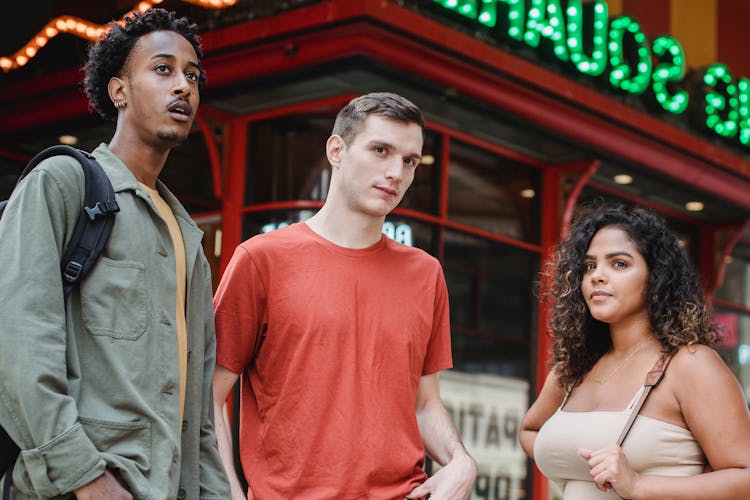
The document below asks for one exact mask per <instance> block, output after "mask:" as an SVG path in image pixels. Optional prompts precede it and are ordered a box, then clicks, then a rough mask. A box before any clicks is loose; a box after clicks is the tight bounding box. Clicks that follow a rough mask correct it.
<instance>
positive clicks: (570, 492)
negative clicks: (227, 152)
mask: <svg viewBox="0 0 750 500" xmlns="http://www.w3.org/2000/svg"><path fill="white" fill-rule="evenodd" d="M547 275H548V277H549V278H551V279H552V280H553V281H552V283H553V286H552V291H551V292H550V295H551V298H552V300H553V306H552V319H551V330H552V334H553V336H554V346H553V354H552V364H553V366H552V370H551V372H550V374H549V376H548V377H547V380H546V381H545V383H544V387H543V388H542V390H541V392H540V394H539V397H538V398H537V400H536V401H535V402H534V404H533V405H532V406H531V408H530V409H529V411H528V412H527V413H526V416H525V417H524V419H523V422H522V430H521V436H520V440H521V446H522V447H523V449H524V450H525V451H526V453H527V454H528V455H529V456H530V457H531V458H533V459H534V460H535V461H536V464H537V465H538V467H539V469H540V470H541V471H542V472H543V473H544V474H545V475H546V476H547V477H549V478H550V479H553V480H555V481H557V482H558V483H559V484H561V485H562V487H563V498H564V499H565V500H598V499H609V498H612V499H615V498H628V499H658V500H668V499H691V498H695V499H701V500H707V499H727V500H729V499H731V500H737V499H740V498H750V414H749V413H748V408H747V404H746V401H745V399H744V396H743V393H742V390H741V388H740V386H739V383H738V382H737V379H736V378H735V377H734V375H733V374H732V373H731V372H730V371H729V369H728V368H727V366H726V365H725V364H724V362H723V361H722V360H721V358H720V357H719V356H718V354H717V353H716V352H715V351H714V350H713V348H712V347H713V345H714V344H715V342H716V340H717V336H716V333H715V327H714V324H713V322H712V320H711V317H710V314H709V312H708V310H707V307H706V303H705V300H704V297H703V291H702V289H701V287H700V285H699V284H698V282H697V279H696V276H695V274H694V272H693V271H692V270H691V266H690V264H689V262H688V260H687V257H686V256H685V253H684V252H683V251H682V249H681V248H680V246H679V244H678V241H677V238H676V237H675V236H674V234H672V233H671V232H669V231H668V230H667V228H666V227H665V224H664V221H663V220H661V219H660V218H659V217H657V216H656V215H655V214H654V213H653V212H650V211H648V210H643V209H637V208H636V209H631V208H627V207H624V206H611V205H602V206H597V207H590V208H587V209H585V210H583V211H582V212H581V213H579V215H578V216H577V217H576V219H575V220H574V222H573V224H572V226H571V229H570V234H569V236H568V237H567V238H566V239H565V240H564V241H563V242H562V243H561V244H560V247H559V249H558V251H557V254H556V256H555V259H554V262H552V263H551V264H550V265H549V266H548V273H547ZM657 362H658V363H661V365H662V366H664V365H667V369H666V371H665V373H664V375H663V378H662V379H661V382H660V383H659V384H658V385H656V386H655V387H654V388H653V390H652V391H651V392H650V395H649V397H648V399H646V400H645V404H643V407H642V408H641V409H640V411H638V410H637V409H634V407H635V406H636V402H637V401H638V400H639V399H640V398H641V395H642V394H643V392H644V391H645V390H646V387H645V384H644V380H645V379H646V375H647V373H649V372H650V371H651V370H652V369H653V368H655V367H656V366H657ZM646 394H648V392H646ZM632 412H635V413H636V414H637V415H638V416H637V417H635V421H634V424H633V426H632V428H631V431H630V433H629V434H627V438H626V439H625V441H624V442H623V443H622V446H618V445H617V444H616V442H617V437H618V435H620V433H621V431H622V430H623V428H624V427H625V424H626V421H627V420H628V418H629V417H630V416H631V413H632Z"/></svg>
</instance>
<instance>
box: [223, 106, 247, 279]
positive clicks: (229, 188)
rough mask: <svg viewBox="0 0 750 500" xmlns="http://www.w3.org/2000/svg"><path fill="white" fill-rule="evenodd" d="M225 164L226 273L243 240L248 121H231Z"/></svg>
mask: <svg viewBox="0 0 750 500" xmlns="http://www.w3.org/2000/svg"><path fill="white" fill-rule="evenodd" d="M228 129H229V133H228V134H227V135H228V138H229V141H228V144H227V155H226V162H227V164H226V168H225V172H226V175H225V178H224V189H223V194H224V197H223V200H222V201H223V203H222V240H221V262H220V266H219V273H220V274H221V273H223V272H224V269H226V267H227V264H229V259H231V258H232V254H233V253H234V249H235V248H236V247H237V245H239V244H240V243H241V242H242V206H243V204H244V203H243V202H244V197H245V173H246V170H247V121H246V120H245V119H243V118H235V119H233V120H232V121H230V122H229V127H228Z"/></svg>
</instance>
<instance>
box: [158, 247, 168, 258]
mask: <svg viewBox="0 0 750 500" xmlns="http://www.w3.org/2000/svg"><path fill="white" fill-rule="evenodd" d="M156 253H158V254H159V255H161V256H162V257H166V256H167V255H169V254H168V253H167V251H166V250H164V249H163V248H160V249H159V251H158V252H156Z"/></svg>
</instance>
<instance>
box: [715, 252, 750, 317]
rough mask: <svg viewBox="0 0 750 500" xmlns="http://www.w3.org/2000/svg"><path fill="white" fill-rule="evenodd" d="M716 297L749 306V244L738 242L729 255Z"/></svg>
mask: <svg viewBox="0 0 750 500" xmlns="http://www.w3.org/2000/svg"><path fill="white" fill-rule="evenodd" d="M715 296H716V298H719V299H723V300H727V301H729V302H733V303H734V304H737V305H739V306H744V307H747V308H750V245H742V244H739V245H737V246H736V247H735V248H734V251H733V252H732V255H730V256H729V258H728V259H727V262H726V268H725V269H724V281H723V283H722V284H721V288H719V289H718V290H717V291H716V294H715Z"/></svg>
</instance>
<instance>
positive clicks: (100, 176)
mask: <svg viewBox="0 0 750 500" xmlns="http://www.w3.org/2000/svg"><path fill="white" fill-rule="evenodd" d="M61 155H64V156H72V157H73V158H75V159H76V160H78V163H80V164H81V167H83V174H84V179H85V185H86V188H85V192H84V196H83V207H82V208H81V214H80V215H79V217H78V220H77V221H76V225H75V227H74V229H73V234H72V236H71V237H70V241H69V242H68V244H67V247H66V248H65V250H64V251H63V255H62V259H61V260H60V272H61V273H62V280H63V293H64V295H65V297H67V296H68V295H69V294H70V292H71V291H72V290H73V287H74V286H75V285H76V283H78V282H79V281H81V279H82V278H83V276H84V275H85V274H86V273H87V272H88V271H89V269H91V266H93V265H94V263H95V262H96V259H97V258H98V257H99V254H100V253H101V251H102V249H103V248H104V245H105V244H106V243H107V238H109V234H110V232H111V231H112V226H113V224H114V223H115V219H114V215H115V214H116V213H117V212H119V211H120V207H119V206H118V205H117V202H116V201H115V192H114V189H113V188H112V183H111V182H110V181H109V178H108V177H107V174H106V173H104V170H103V169H102V167H101V165H99V163H97V161H96V160H95V159H94V157H93V156H91V155H90V154H89V153H87V152H85V151H81V150H79V149H76V148H73V147H70V146H63V145H59V146H52V147H50V148H47V149H45V150H44V151H42V152H40V153H39V154H38V155H36V156H35V157H34V158H32V159H31V161H30V162H29V164H28V165H26V168H24V170H23V172H22V173H21V177H20V178H19V179H18V181H19V182H20V181H21V179H23V178H24V177H26V175H27V174H28V173H29V172H31V170H33V169H34V167H36V166H37V165H38V164H39V163H40V162H42V160H46V159H47V158H50V157H52V156H61ZM7 204H8V201H7V200H4V201H0V217H2V215H3V212H4V211H5V206H6V205H7ZM20 452H21V450H20V449H19V447H18V446H17V445H16V443H14V442H13V440H12V439H11V438H10V436H8V433H7V432H5V429H3V428H2V426H0V477H3V476H7V477H6V479H5V486H4V488H3V500H5V499H7V498H9V495H10V483H11V482H12V481H11V479H10V477H11V475H12V473H13V464H15V462H16V458H17V457H18V455H19V453H20Z"/></svg>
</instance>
